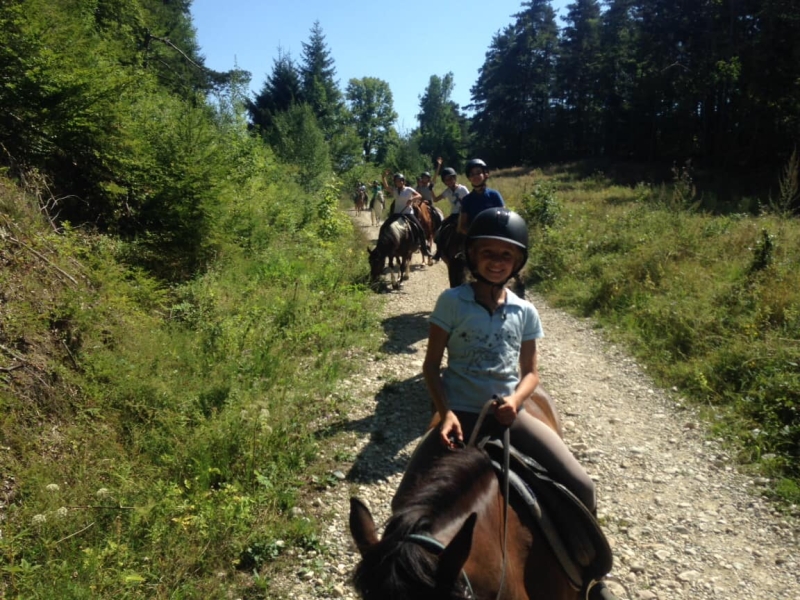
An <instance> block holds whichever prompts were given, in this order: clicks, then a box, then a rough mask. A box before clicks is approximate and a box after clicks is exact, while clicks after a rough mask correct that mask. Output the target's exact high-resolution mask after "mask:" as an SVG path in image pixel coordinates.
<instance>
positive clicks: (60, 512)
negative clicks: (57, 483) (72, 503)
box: [56, 506, 69, 519]
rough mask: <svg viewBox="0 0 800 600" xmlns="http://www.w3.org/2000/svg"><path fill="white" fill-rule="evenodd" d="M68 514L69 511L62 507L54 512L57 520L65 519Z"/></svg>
mask: <svg viewBox="0 0 800 600" xmlns="http://www.w3.org/2000/svg"><path fill="white" fill-rule="evenodd" d="M68 514H69V510H67V507H66V506H62V507H61V508H59V509H58V510H57V511H56V516H57V517H58V518H59V519H66V518H67V515H68Z"/></svg>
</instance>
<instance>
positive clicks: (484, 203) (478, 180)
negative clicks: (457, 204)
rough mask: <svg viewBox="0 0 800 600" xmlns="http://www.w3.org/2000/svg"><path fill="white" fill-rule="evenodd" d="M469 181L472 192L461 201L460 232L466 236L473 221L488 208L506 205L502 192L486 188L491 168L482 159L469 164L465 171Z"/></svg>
mask: <svg viewBox="0 0 800 600" xmlns="http://www.w3.org/2000/svg"><path fill="white" fill-rule="evenodd" d="M465 171H466V174H467V179H469V181H470V183H471V184H472V191H471V192H470V193H469V194H468V195H467V196H466V197H465V198H464V199H463V200H462V201H461V212H460V215H461V216H460V217H459V219H458V231H459V232H460V233H463V234H466V233H467V230H468V229H469V225H470V223H472V220H473V219H474V218H475V217H476V216H478V213H480V212H481V211H483V210H486V209H487V208H495V207H503V206H505V205H506V203H505V202H504V201H503V197H502V196H501V195H500V192H498V191H497V190H493V189H491V188H488V187H486V180H487V179H489V168H488V167H487V166H486V163H485V162H483V161H482V160H481V159H480V158H473V159H472V160H470V161H468V162H467V167H466V169H465Z"/></svg>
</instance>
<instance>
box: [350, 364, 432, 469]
mask: <svg viewBox="0 0 800 600" xmlns="http://www.w3.org/2000/svg"><path fill="white" fill-rule="evenodd" d="M400 359H401V358H400V357H398V360H400ZM376 400H377V403H376V406H375V413H374V414H373V415H371V416H369V417H366V418H364V419H360V420H358V421H351V422H350V423H349V424H348V428H354V429H355V430H356V431H360V432H361V433H364V434H365V435H368V436H369V442H368V443H367V445H366V446H364V448H363V449H362V450H361V452H360V453H359V454H358V456H357V457H356V459H355V462H354V463H353V465H352V466H351V467H350V472H349V473H348V474H347V479H348V480H349V481H353V482H359V483H372V482H375V481H380V480H385V479H387V478H389V477H390V476H392V475H395V474H396V473H402V472H403V471H404V470H405V467H406V463H407V457H406V456H401V455H400V451H401V450H402V449H403V448H405V447H406V446H407V445H408V443H409V442H410V441H411V440H413V439H415V438H417V437H419V436H420V435H422V433H423V432H424V431H425V428H426V427H427V425H428V421H429V420H430V415H431V403H430V399H429V396H428V391H427V389H426V387H425V382H424V381H423V379H422V375H419V374H414V375H412V376H411V377H409V378H408V379H405V380H403V381H394V382H388V383H387V384H386V385H384V386H383V388H382V389H381V390H380V391H379V392H378V395H377V396H376Z"/></svg>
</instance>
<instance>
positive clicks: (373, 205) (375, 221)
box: [369, 192, 386, 227]
mask: <svg viewBox="0 0 800 600" xmlns="http://www.w3.org/2000/svg"><path fill="white" fill-rule="evenodd" d="M385 208H386V198H385V196H384V195H383V192H376V193H375V195H374V196H373V197H372V200H370V202H369V210H370V214H369V216H370V221H371V222H372V226H373V227H378V226H379V225H380V224H381V221H382V220H383V211H384V209H385Z"/></svg>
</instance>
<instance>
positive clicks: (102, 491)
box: [94, 488, 111, 498]
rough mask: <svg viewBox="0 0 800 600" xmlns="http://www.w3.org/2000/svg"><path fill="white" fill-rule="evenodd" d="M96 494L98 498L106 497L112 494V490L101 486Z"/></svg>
mask: <svg viewBox="0 0 800 600" xmlns="http://www.w3.org/2000/svg"><path fill="white" fill-rule="evenodd" d="M94 495H95V496H97V497H98V498H105V497H106V496H110V495H111V492H109V491H108V488H100V489H99V490H97V491H96V492H95V493H94Z"/></svg>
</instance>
